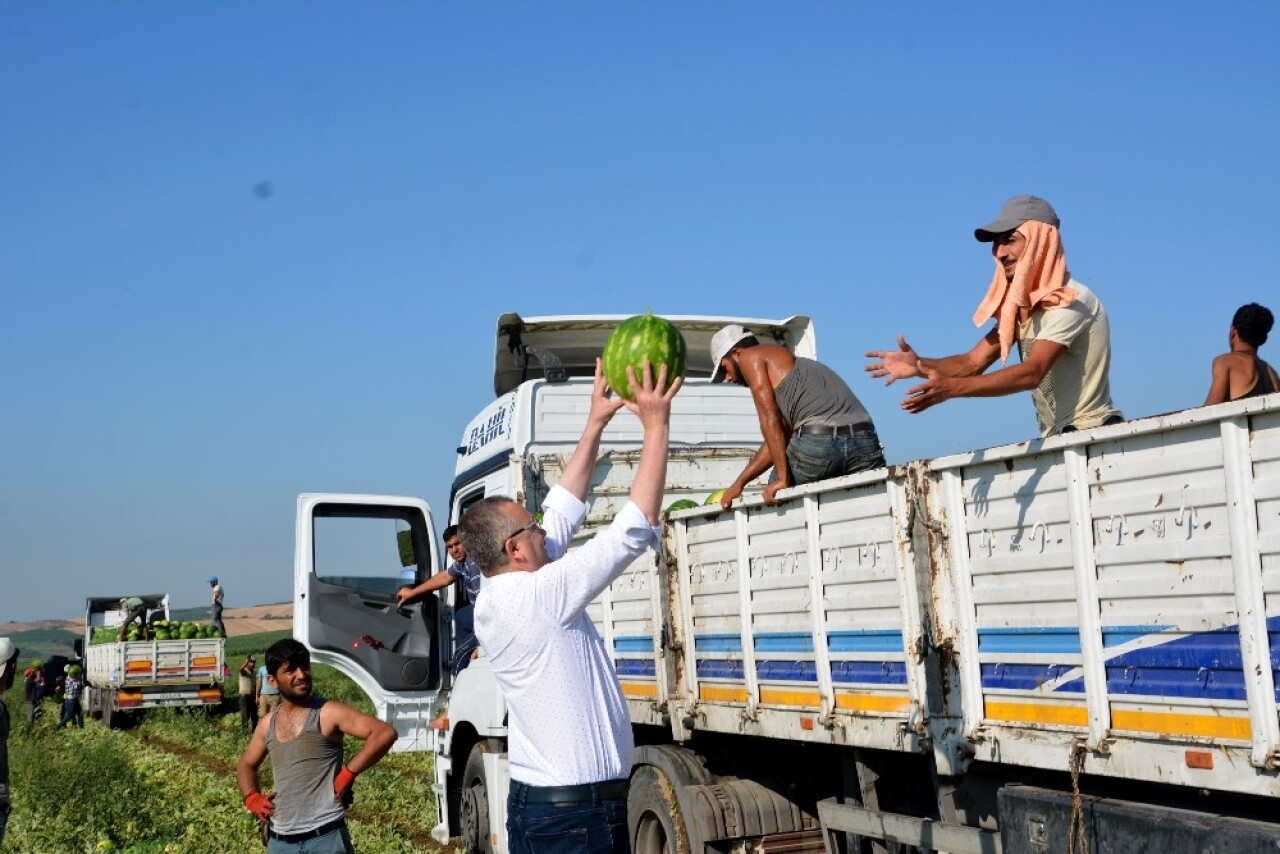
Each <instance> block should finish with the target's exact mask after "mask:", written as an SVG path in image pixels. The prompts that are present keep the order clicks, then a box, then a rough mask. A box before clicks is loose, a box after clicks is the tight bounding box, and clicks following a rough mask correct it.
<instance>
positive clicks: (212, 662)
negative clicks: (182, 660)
mask: <svg viewBox="0 0 1280 854" xmlns="http://www.w3.org/2000/svg"><path fill="white" fill-rule="evenodd" d="M191 666H192V667H217V666H218V658H217V656H214V655H197V656H195V657H193V658H192V659H191Z"/></svg>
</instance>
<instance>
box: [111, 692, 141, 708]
mask: <svg viewBox="0 0 1280 854" xmlns="http://www.w3.org/2000/svg"><path fill="white" fill-rule="evenodd" d="M141 702H142V694H140V693H138V692H136V691H120V692H118V693H117V694H116V705H118V706H122V707H123V706H136V705H138V704H139V703H141Z"/></svg>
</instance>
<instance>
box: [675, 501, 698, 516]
mask: <svg viewBox="0 0 1280 854" xmlns="http://www.w3.org/2000/svg"><path fill="white" fill-rule="evenodd" d="M697 506H698V502H696V501H694V500H693V499H691V498H681V499H680V500H679V501H672V502H671V504H669V505H668V506H667V512H668V513H671V512H674V511H676V510H689V509H690V508H693V507H697Z"/></svg>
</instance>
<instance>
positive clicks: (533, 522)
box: [502, 519, 542, 549]
mask: <svg viewBox="0 0 1280 854" xmlns="http://www.w3.org/2000/svg"><path fill="white" fill-rule="evenodd" d="M541 530H542V526H541V525H539V524H538V520H537V519H530V520H529V524H528V525H521V526H520V527H519V528H516V529H515V530H514V531H512V532H511V534H510V535H509V536H508V537H507V538H506V539H505V540H503V541H502V547H503V548H504V549H505V548H506V547H507V543H509V542H511V541H512V540H513V539H515V538H516V537H518V536H520V535H521V534H523V533H524V532H525V531H541Z"/></svg>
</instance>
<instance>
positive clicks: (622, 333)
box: [601, 312, 686, 400]
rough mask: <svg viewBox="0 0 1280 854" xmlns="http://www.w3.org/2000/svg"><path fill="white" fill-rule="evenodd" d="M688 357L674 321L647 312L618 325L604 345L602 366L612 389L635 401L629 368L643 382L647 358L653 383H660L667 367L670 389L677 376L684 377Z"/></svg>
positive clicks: (624, 397) (681, 336)
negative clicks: (628, 375)
mask: <svg viewBox="0 0 1280 854" xmlns="http://www.w3.org/2000/svg"><path fill="white" fill-rule="evenodd" d="M685 356H686V348H685V343H684V336H683V335H681V334H680V330H679V329H676V327H675V325H674V324H673V323H672V322H671V321H669V320H666V319H664V318H661V317H657V316H656V315H654V314H653V312H646V313H644V314H637V315H636V316H635V317H629V318H627V319H626V320H624V321H622V322H621V323H619V324H618V328H617V329H615V330H613V334H612V335H610V336H609V340H608V342H607V343H606V344H605V345H604V354H603V356H602V358H601V364H602V367H603V370H604V378H605V379H606V380H608V382H609V388H611V389H613V390H614V392H616V393H617V394H618V396H620V397H622V398H623V399H624V400H635V399H636V396H635V392H634V391H632V389H631V381H630V380H628V379H627V367H628V366H630V367H631V369H632V371H633V372H634V373H635V376H636V381H637V382H643V381H644V360H645V359H646V358H647V359H648V360H649V365H650V366H651V368H652V370H653V379H654V382H657V380H658V370H659V368H661V366H663V365H666V366H667V386H668V387H670V385H671V383H673V382H675V380H676V377H683V376H684V374H685Z"/></svg>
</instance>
